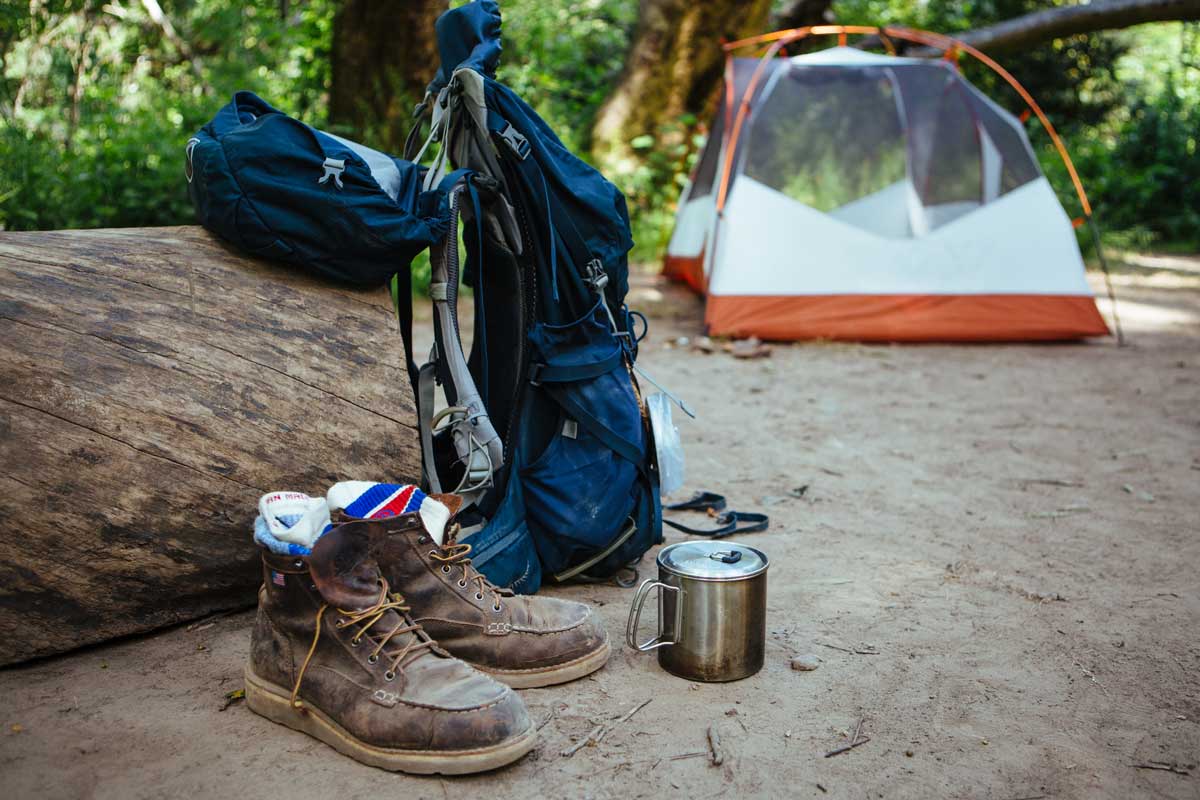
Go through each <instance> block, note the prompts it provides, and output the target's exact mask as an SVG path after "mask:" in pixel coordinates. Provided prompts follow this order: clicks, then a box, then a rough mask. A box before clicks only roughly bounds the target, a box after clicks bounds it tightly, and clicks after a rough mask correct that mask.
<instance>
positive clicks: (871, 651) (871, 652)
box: [813, 642, 879, 656]
mask: <svg viewBox="0 0 1200 800" xmlns="http://www.w3.org/2000/svg"><path fill="white" fill-rule="evenodd" d="M813 644H817V645H820V646H821V647H828V648H829V649H830V650H841V651H842V652H843V653H851V654H853V655H856V656H877V655H879V650H878V649H876V648H875V647H873V646H868V647H864V648H850V647H839V646H838V645H836V644H826V643H825V642H813Z"/></svg>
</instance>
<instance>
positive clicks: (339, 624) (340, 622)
mask: <svg viewBox="0 0 1200 800" xmlns="http://www.w3.org/2000/svg"><path fill="white" fill-rule="evenodd" d="M333 624H334V626H335V627H338V628H344V627H346V620H344V619H342V618H341V617H338V618H337V622H335V623H333Z"/></svg>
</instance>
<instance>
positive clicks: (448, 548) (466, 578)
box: [429, 525, 512, 611]
mask: <svg viewBox="0 0 1200 800" xmlns="http://www.w3.org/2000/svg"><path fill="white" fill-rule="evenodd" d="M458 530H459V528H458V525H455V526H454V527H453V528H451V529H450V531H449V533H448V534H447V536H446V543H445V544H443V545H441V546H440V549H439V550H430V551H429V555H430V557H431V558H433V559H435V560H437V561H440V562H442V564H443V565H445V566H444V568H446V571H449V569H448V568H449V567H453V566H459V567H462V577H461V578H459V580H458V585H459V586H466V585H467V584H468V583H469V582H471V581H474V582H475V597H476V598H477V599H479V600H482V599H483V598H484V592H490V593H491V595H492V610H493V611H499V610H500V608H501V606H500V601H501V599H503V598H504V597H510V596H511V595H512V592H510V591H509V590H507V589H501V588H500V587H498V586H496V585H495V584H493V583H492V582H491V581H489V580H488V579H487V578H486V577H484V575H483V573H481V572H480V571H479V570H477V569H475V567H474V565H472V564H471V559H470V555H471V545H469V544H467V543H465V542H458V541H456V538H457V537H458Z"/></svg>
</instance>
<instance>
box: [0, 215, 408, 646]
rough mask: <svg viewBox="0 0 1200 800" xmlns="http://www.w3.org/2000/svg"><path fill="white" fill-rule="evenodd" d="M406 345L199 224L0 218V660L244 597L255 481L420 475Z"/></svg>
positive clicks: (332, 290)
mask: <svg viewBox="0 0 1200 800" xmlns="http://www.w3.org/2000/svg"><path fill="white" fill-rule="evenodd" d="M403 364H404V355H403V352H402V346H401V344H400V339H399V335H398V334H397V332H396V323H395V317H394V315H393V314H392V312H391V306H390V303H389V298H388V296H387V293H386V292H385V291H383V290H382V289H381V290H378V291H376V292H371V293H366V292H352V291H350V290H346V289H342V288H338V287H334V286H331V285H329V284H328V283H324V282H321V281H319V280H317V279H315V278H311V277H307V276H303V275H300V274H297V273H296V272H294V271H290V270H285V269H284V268H281V267H278V266H274V265H272V264H269V263H267V262H262V261H253V260H248V259H245V258H243V257H241V256H239V255H236V254H234V253H233V252H231V251H230V250H229V249H228V248H226V247H225V246H223V245H221V244H220V243H219V242H217V241H216V240H215V239H214V238H212V237H211V236H210V235H209V234H207V233H206V232H204V231H203V230H202V229H200V228H194V227H182V228H157V229H126V230H101V231H61V232H53V233H7V234H0V523H2V525H3V528H4V531H5V532H4V535H3V536H2V537H0V665H3V664H11V663H13V662H17V661H22V660H25V659H28V658H33V657H36V656H44V655H49V654H52V653H59V652H62V651H64V650H68V649H71V648H74V647H79V646H81V645H86V644H91V643H94V642H99V641H103V640H105V639H109V638H112V637H115V636H122V635H125V634H131V633H137V632H141V631H147V630H150V629H153V628H156V627H159V626H163V625H169V624H173V623H178V622H182V621H185V620H189V619H193V618H196V617H198V616H201V615H204V614H207V613H211V612H214V611H219V610H224V609H230V608H237V607H242V606H248V605H251V604H253V602H254V600H255V595H256V591H257V589H258V586H259V584H260V582H261V572H260V567H259V566H258V555H257V549H256V548H255V547H254V545H253V543H252V538H251V537H252V523H253V519H254V516H255V513H256V504H257V502H258V498H259V496H260V495H262V494H263V493H265V492H268V491H272V490H279V489H292V490H298V491H304V492H308V493H309V494H323V493H324V492H325V489H326V488H327V487H328V486H329V484H331V483H333V482H334V481H337V480H344V479H349V478H359V479H385V478H386V479H397V480H408V481H413V480H416V479H417V478H418V476H419V470H420V455H419V447H418V444H417V442H418V438H417V434H416V432H415V430H414V425H415V414H414V410H413V409H414V406H413V402H412V395H411V393H410V391H409V387H408V381H407V373H406V371H405V369H404V366H403Z"/></svg>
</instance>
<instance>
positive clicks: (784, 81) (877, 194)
mask: <svg viewBox="0 0 1200 800" xmlns="http://www.w3.org/2000/svg"><path fill="white" fill-rule="evenodd" d="M847 33H872V34H878V35H879V36H880V37H881V39H883V41H884V42H885V44H890V42H891V40H892V39H908V40H912V41H917V42H919V43H921V44H924V45H930V46H934V47H937V48H940V49H942V50H944V51H946V52H951V53H955V54H957V53H958V52H960V51H961V52H965V53H968V54H970V55H972V56H975V57H976V58H979V59H980V60H982V61H984V63H986V64H987V65H988V66H990V67H992V68H993V69H995V70H996V71H997V72H998V73H999V74H1000V75H1001V76H1002V77H1003V78H1004V79H1005V80H1007V81H1008V82H1009V83H1010V84H1011V85H1012V86H1013V87H1014V88H1015V89H1017V91H1018V93H1019V94H1020V95H1021V97H1022V99H1023V100H1024V101H1025V102H1026V103H1027V104H1028V106H1029V108H1030V109H1031V110H1032V111H1033V113H1034V114H1036V115H1037V117H1038V118H1039V120H1040V121H1041V122H1042V124H1043V125H1044V126H1045V127H1046V130H1047V132H1048V133H1049V134H1050V136H1051V138H1052V139H1053V141H1054V143H1055V145H1056V146H1057V147H1058V149H1059V153H1060V154H1061V155H1062V157H1063V159H1064V161H1065V163H1066V164H1067V167H1068V172H1069V174H1070V175H1071V178H1072V180H1073V181H1074V184H1075V189H1076V192H1077V194H1078V196H1079V200H1080V204H1081V206H1082V208H1083V212H1084V216H1085V217H1086V218H1090V216H1091V206H1090V205H1089V204H1088V201H1087V196H1086V194H1085V193H1084V191H1083V187H1082V185H1081V184H1080V182H1079V179H1078V176H1077V175H1076V174H1075V169H1074V166H1073V165H1072V164H1071V162H1070V158H1069V156H1068V155H1067V152H1066V150H1065V149H1064V148H1063V147H1062V144H1061V142H1060V141H1059V139H1058V136H1057V134H1055V132H1054V129H1053V127H1051V126H1050V123H1049V121H1048V120H1047V119H1046V118H1045V115H1044V114H1043V113H1042V111H1041V109H1040V108H1038V106H1037V104H1036V103H1035V102H1034V101H1033V98H1031V97H1030V96H1029V95H1028V93H1027V92H1025V90H1024V89H1023V88H1021V87H1020V85H1019V84H1017V82H1016V81H1015V80H1014V79H1013V78H1012V76H1011V75H1009V74H1008V73H1007V72H1005V71H1004V70H1003V69H1002V68H1001V67H1000V66H999V65H998V64H996V63H995V62H993V61H992V60H991V59H989V58H988V57H987V56H985V55H984V54H982V53H979V52H978V51H976V50H974V49H973V48H971V47H969V46H968V45H965V44H962V43H961V42H956V41H955V40H953V39H949V38H948V37H943V36H939V35H936V34H929V33H924V32H918V31H912V30H909V29H893V28H886V29H882V30H880V29H876V28H865V27H851V26H836V25H823V26H816V27H812V28H798V29H795V30H791V31H780V32H778V33H774V34H766V35H765V36H759V37H754V38H753V39H747V40H743V41H739V42H732V43H730V44H728V45H726V50H727V52H729V53H730V55H729V57H728V59H727V62H726V70H725V88H724V94H723V96H722V100H721V105H720V107H719V108H718V111H717V114H716V118H715V120H714V122H713V125H712V128H711V132H710V135H709V138H708V143H707V144H706V145H705V148H704V150H703V152H702V153H701V155H700V158H699V161H698V162H697V165H696V169H695V172H694V173H693V175H692V179H691V181H690V182H689V184H688V187H687V189H686V190H685V191H684V194H683V197H682V198H681V199H680V202H679V211H678V214H677V216H676V220H675V229H674V232H673V233H672V236H671V241H670V244H669V245H668V247H667V257H666V263H665V266H664V272H666V274H668V275H670V276H672V277H675V278H678V279H680V280H683V281H686V282H687V283H688V284H689V285H691V286H692V287H693V288H694V289H696V291H698V292H703V293H705V294H706V295H707V306H706V312H705V322H706V324H707V326H708V329H709V332H710V333H712V334H724V335H733V336H751V335H754V336H759V337H761V338H768V339H806V338H834V339H855V340H861V341H1001V340H1035V339H1071V338H1080V337H1085V336H1103V335H1107V333H1108V327H1107V326H1106V325H1105V322H1104V320H1103V318H1101V316H1100V313H1099V311H1098V310H1097V308H1096V303H1095V300H1094V298H1093V296H1092V292H1091V290H1090V289H1089V287H1088V284H1087V281H1086V279H1085V276H1084V266H1083V259H1082V257H1081V255H1080V252H1079V247H1078V244H1077V243H1076V240H1075V234H1074V231H1073V229H1072V223H1071V220H1070V218H1069V217H1068V216H1067V213H1066V211H1064V210H1063V207H1062V205H1061V204H1060V203H1059V201H1058V198H1057V197H1056V196H1055V194H1054V190H1053V189H1052V188H1051V186H1050V184H1049V183H1048V182H1047V180H1046V177H1045V176H1044V175H1043V174H1042V171H1041V169H1040V168H1039V167H1038V164H1037V159H1036V158H1035V157H1034V153H1033V148H1032V147H1031V146H1030V143H1029V139H1028V137H1027V136H1026V134H1025V129H1024V126H1023V125H1022V123H1021V121H1020V120H1018V119H1017V118H1016V117H1014V116H1013V115H1012V114H1010V113H1008V112H1007V111H1005V110H1004V109H1003V108H1001V107H1000V106H998V105H997V104H996V103H995V102H993V101H992V100H991V99H990V98H988V97H987V96H986V95H984V94H983V93H982V92H980V91H979V90H978V89H976V88H975V87H974V86H972V85H971V84H970V83H968V82H967V81H966V80H965V79H964V78H963V77H962V75H961V74H959V71H958V69H957V66H956V63H955V59H952V58H945V59H924V58H905V57H899V56H894V55H880V54H874V53H869V52H866V51H864V50H858V49H853V48H849V47H846V46H845V45H844V41H845V36H846V34H847ZM813 34H838V36H839V39H840V41H841V42H842V44H841V45H839V46H837V47H832V48H829V49H826V50H821V51H818V52H814V53H809V54H805V55H801V56H796V57H791V58H789V57H784V56H782V55H781V52H782V48H783V47H784V46H785V45H786V44H788V43H789V42H792V41H795V40H797V39H801V38H804V37H806V36H809V35H813ZM749 46H765V47H766V52H765V53H764V54H763V56H762V57H761V58H735V57H733V55H732V53H733V51H735V50H738V49H740V48H744V47H749ZM889 49H890V48H889Z"/></svg>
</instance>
